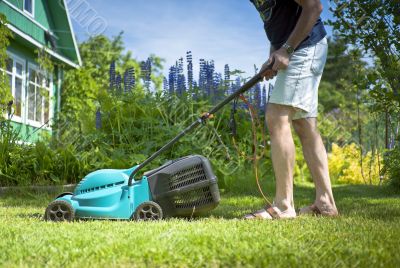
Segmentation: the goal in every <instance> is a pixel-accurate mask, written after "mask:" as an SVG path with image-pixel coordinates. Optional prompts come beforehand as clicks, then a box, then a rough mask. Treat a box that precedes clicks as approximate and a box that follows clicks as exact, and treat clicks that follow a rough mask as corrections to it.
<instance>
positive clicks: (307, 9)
mask: <svg viewBox="0 0 400 268" xmlns="http://www.w3.org/2000/svg"><path fill="white" fill-rule="evenodd" d="M294 1H296V3H298V4H299V5H300V6H301V7H302V12H301V15H300V18H299V20H298V21H297V24H296V27H295V28H294V30H293V32H292V33H291V34H290V36H289V39H288V40H287V43H288V44H289V45H290V46H292V47H293V48H297V47H298V46H299V45H300V43H301V42H302V41H303V40H304V39H306V37H307V36H308V35H309V34H310V32H311V30H312V29H313V27H314V25H315V23H316V22H317V20H318V18H319V16H320V15H321V13H322V4H321V1H320V0H294ZM271 49H272V47H271ZM289 58H290V55H289V54H288V53H287V51H286V49H284V48H280V49H279V50H277V51H274V52H273V53H271V55H270V57H269V60H268V61H267V62H266V63H265V64H264V65H263V67H264V66H268V64H270V63H271V62H272V61H273V60H274V66H273V68H272V69H273V70H274V71H278V70H282V69H286V68H287V66H288V65H289ZM265 77H266V78H268V77H267V76H265Z"/></svg>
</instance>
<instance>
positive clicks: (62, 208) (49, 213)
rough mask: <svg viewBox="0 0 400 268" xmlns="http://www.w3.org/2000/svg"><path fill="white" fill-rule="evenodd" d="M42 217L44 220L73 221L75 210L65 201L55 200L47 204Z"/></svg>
mask: <svg viewBox="0 0 400 268" xmlns="http://www.w3.org/2000/svg"><path fill="white" fill-rule="evenodd" d="M44 218H45V220H46V221H57V222H58V221H73V220H74V218H75V211H74V208H73V207H72V206H71V204H70V203H68V202H67V201H64V200H55V201H53V202H51V203H50V204H49V205H48V206H47V208H46V213H45V214H44Z"/></svg>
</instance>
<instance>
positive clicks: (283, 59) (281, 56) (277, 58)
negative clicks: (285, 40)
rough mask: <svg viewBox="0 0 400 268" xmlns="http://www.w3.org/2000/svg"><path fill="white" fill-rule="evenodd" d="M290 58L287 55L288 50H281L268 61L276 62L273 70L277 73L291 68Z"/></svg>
mask: <svg viewBox="0 0 400 268" xmlns="http://www.w3.org/2000/svg"><path fill="white" fill-rule="evenodd" d="M289 58H290V56H289V54H288V53H287V51H286V49H284V48H281V49H278V50H277V51H275V52H274V53H272V54H271V56H270V57H269V60H268V61H270V62H272V61H274V65H273V66H272V70H274V71H276V72H277V71H279V70H285V69H286V68H287V67H288V66H289Z"/></svg>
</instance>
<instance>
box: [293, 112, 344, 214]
mask: <svg viewBox="0 0 400 268" xmlns="http://www.w3.org/2000/svg"><path fill="white" fill-rule="evenodd" d="M293 127H294V129H295V131H296V133H297V134H298V136H299V138H300V141H301V144H302V147H303V154H304V158H305V160H306V162H307V165H308V168H309V170H310V172H311V176H312V178H313V180H314V183H315V190H316V197H315V203H314V205H316V206H317V208H318V209H319V210H320V211H321V212H322V213H323V214H327V215H337V208H336V205H335V200H334V198H333V193H332V186H331V181H330V178H329V169H328V157H327V154H326V150H325V146H324V143H323V142H322V138H321V135H320V133H319V131H318V128H317V119H316V118H307V119H298V120H294V121H293Z"/></svg>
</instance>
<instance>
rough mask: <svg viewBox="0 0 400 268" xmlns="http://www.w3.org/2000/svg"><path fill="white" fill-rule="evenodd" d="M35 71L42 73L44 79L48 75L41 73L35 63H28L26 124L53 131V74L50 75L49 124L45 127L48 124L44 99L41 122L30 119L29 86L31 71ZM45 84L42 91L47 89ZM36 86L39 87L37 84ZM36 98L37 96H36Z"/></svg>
mask: <svg viewBox="0 0 400 268" xmlns="http://www.w3.org/2000/svg"><path fill="white" fill-rule="evenodd" d="M31 69H33V70H35V71H36V73H40V74H42V75H43V76H44V77H46V74H45V73H43V71H41V70H40V69H39V67H38V65H36V64H33V63H28V72H27V76H26V95H25V96H26V97H25V107H26V108H25V110H26V113H25V118H26V124H27V125H30V126H32V127H36V128H40V127H42V128H43V129H47V130H51V122H52V120H53V74H50V75H49V77H48V78H49V79H50V84H49V88H47V89H48V91H49V122H48V123H47V124H46V125H44V124H45V123H46V122H45V121H44V107H45V106H44V103H45V101H44V99H42V114H41V117H42V118H41V121H40V122H39V121H35V120H31V119H29V85H30V83H31V81H30V80H29V77H30V70H31ZM43 84H45V82H44V83H43V81H42V86H41V88H42V89H46V87H44V86H43ZM35 85H38V84H36V83H35ZM35 97H36V94H35ZM34 114H35V115H36V105H35V111H34Z"/></svg>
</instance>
